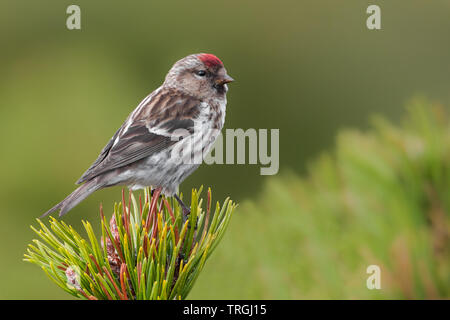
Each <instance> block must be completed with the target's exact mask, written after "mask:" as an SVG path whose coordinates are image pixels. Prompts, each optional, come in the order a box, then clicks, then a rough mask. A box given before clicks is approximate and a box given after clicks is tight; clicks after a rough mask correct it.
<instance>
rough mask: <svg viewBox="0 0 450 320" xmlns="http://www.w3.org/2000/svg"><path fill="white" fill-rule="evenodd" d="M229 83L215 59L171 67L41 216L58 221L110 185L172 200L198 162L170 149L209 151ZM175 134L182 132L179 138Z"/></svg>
mask: <svg viewBox="0 0 450 320" xmlns="http://www.w3.org/2000/svg"><path fill="white" fill-rule="evenodd" d="M231 81H233V79H232V78H231V77H229V76H228V75H227V72H226V70H225V68H224V66H223V64H222V62H221V61H220V60H219V59H218V58H217V57H215V56H214V55H211V54H194V55H190V56H187V57H185V58H183V59H181V60H179V61H178V62H176V63H175V64H174V66H173V67H172V68H171V70H170V71H169V73H168V74H167V76H166V79H165V81H164V83H163V85H162V86H161V87H159V88H158V89H156V90H155V91H153V92H152V93H151V94H150V95H148V96H147V97H146V98H145V99H144V100H143V101H142V102H141V103H140V104H139V105H138V106H137V108H136V109H135V110H134V111H133V112H132V113H131V114H130V115H129V116H128V118H127V120H126V121H125V122H124V123H123V125H122V126H121V127H120V128H119V129H118V130H117V132H116V133H115V134H114V136H113V137H112V138H111V140H110V141H109V142H108V144H107V145H106V146H105V147H104V148H103V150H102V151H101V153H100V155H99V156H98V158H97V160H96V161H95V162H94V163H93V164H92V165H91V166H90V167H89V169H88V170H87V171H86V172H85V173H84V174H83V175H82V176H81V178H80V179H79V180H78V181H77V184H81V183H83V184H82V185H81V186H80V187H79V188H78V189H76V190H75V191H74V192H72V193H71V194H70V195H69V196H68V197H66V198H65V199H64V200H63V201H61V202H60V203H58V204H57V205H56V206H54V207H53V208H51V209H50V210H49V211H47V212H46V213H45V214H44V215H47V214H49V213H51V212H54V211H57V210H60V216H62V215H63V214H65V213H67V212H68V211H69V210H71V209H72V208H73V207H74V206H76V205H77V204H78V203H80V202H81V201H83V200H84V199H85V198H86V197H88V196H89V195H90V194H92V193H93V192H95V191H96V190H99V189H102V188H106V187H111V186H115V185H127V186H129V187H130V188H132V189H138V188H143V187H147V186H152V187H154V188H161V190H162V192H163V193H164V194H166V195H175V196H176V192H177V190H178V186H179V184H180V183H181V182H182V181H183V180H184V179H185V178H186V177H187V176H188V175H189V174H191V173H192V172H193V171H194V170H195V169H196V168H197V167H198V166H199V163H185V162H180V159H175V158H174V157H173V150H174V149H175V148H187V145H188V143H189V141H190V142H193V144H194V145H193V147H192V148H193V149H192V152H193V153H195V154H199V153H202V154H204V153H205V152H207V151H209V149H210V148H211V146H212V144H213V142H214V140H215V139H216V137H217V135H218V131H219V130H221V129H222V127H223V123H224V120H225V108H226V93H227V91H228V88H227V83H229V82H231ZM180 131H183V132H185V133H186V134H185V135H183V139H179V138H180V137H179V132H180ZM188 138H189V139H188ZM177 198H178V197H177ZM178 199H179V198H178ZM180 202H181V200H180ZM183 206H184V204H183ZM184 208H185V209H186V210H187V208H186V207H185V206H184Z"/></svg>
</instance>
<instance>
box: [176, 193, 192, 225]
mask: <svg viewBox="0 0 450 320" xmlns="http://www.w3.org/2000/svg"><path fill="white" fill-rule="evenodd" d="M174 197H175V199H177V201H178V203H179V204H180V206H181V208H182V209H183V224H184V223H185V222H186V220H187V218H188V216H189V214H190V213H191V209H189V207H188V206H186V205H185V204H184V203H183V201H181V199H180V197H178V195H177V194H175V195H174ZM197 223H198V217H197V221H195V227H194V230H197ZM190 227H191V226H190V225H188V228H190Z"/></svg>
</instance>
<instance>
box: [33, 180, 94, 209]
mask: <svg viewBox="0 0 450 320" xmlns="http://www.w3.org/2000/svg"><path fill="white" fill-rule="evenodd" d="M96 180H97V179H93V180H90V181H87V182H86V183H85V184H83V185H81V186H80V187H78V188H77V189H76V190H75V191H74V192H72V193H71V194H69V195H68V196H67V197H66V198H65V199H64V200H63V201H61V202H60V203H58V204H57V205H56V206H54V207H53V208H51V209H50V210H48V211H47V212H46V213H44V214H43V215H42V216H41V218H43V217H45V216H47V215H49V214H50V213H52V212H54V211H57V210H59V216H60V217H62V216H63V215H65V214H66V213H67V212H69V211H70V210H71V209H73V208H74V207H75V206H76V205H77V204H79V203H80V202H81V201H83V200H84V199H86V198H87V197H88V196H89V195H91V194H92V193H93V192H95V191H97V190H98V189H100V188H101V187H102V185H100V184H98V182H97V181H96Z"/></svg>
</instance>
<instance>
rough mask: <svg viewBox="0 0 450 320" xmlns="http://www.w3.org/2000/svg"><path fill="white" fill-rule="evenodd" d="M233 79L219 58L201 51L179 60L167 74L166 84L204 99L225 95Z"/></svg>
mask: <svg viewBox="0 0 450 320" xmlns="http://www.w3.org/2000/svg"><path fill="white" fill-rule="evenodd" d="M232 81H234V80H233V78H231V77H230V76H229V75H228V74H227V71H226V70H225V67H224V66H223V63H222V61H220V59H219V58H217V57H216V56H215V55H213V54H209V53H199V54H192V55H190V56H187V57H185V58H183V59H181V60H179V61H177V62H176V63H175V64H174V65H173V67H172V69H170V71H169V73H168V74H167V76H166V80H165V81H164V85H165V86H167V87H172V88H175V89H178V90H181V91H183V92H186V93H187V94H190V95H193V96H195V97H198V98H200V99H204V98H208V97H221V96H225V94H226V93H227V91H228V87H227V83H230V82H232Z"/></svg>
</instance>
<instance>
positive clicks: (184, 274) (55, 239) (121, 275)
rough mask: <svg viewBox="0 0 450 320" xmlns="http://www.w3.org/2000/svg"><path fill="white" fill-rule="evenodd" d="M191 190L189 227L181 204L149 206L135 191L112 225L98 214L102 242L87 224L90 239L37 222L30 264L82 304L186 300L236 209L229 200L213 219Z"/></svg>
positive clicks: (53, 222)
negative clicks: (37, 238)
mask: <svg viewBox="0 0 450 320" xmlns="http://www.w3.org/2000/svg"><path fill="white" fill-rule="evenodd" d="M201 191H202V188H200V189H199V190H198V191H197V190H196V189H194V190H192V197H191V213H190V215H189V217H188V218H187V219H186V221H185V222H184V223H183V220H184V219H183V213H182V210H181V208H180V206H179V205H178V202H177V201H174V200H173V199H169V198H166V197H164V196H162V197H159V194H157V192H155V195H154V196H152V195H151V193H150V192H149V190H148V189H146V190H145V192H144V203H142V198H141V197H140V196H139V201H137V200H136V198H135V197H134V195H133V194H132V193H131V192H130V194H129V199H128V202H126V201H125V194H124V192H122V201H121V202H119V203H118V204H116V205H115V206H114V213H113V215H112V217H111V219H110V221H109V222H107V220H106V217H105V216H104V214H103V209H102V208H100V216H101V224H102V229H101V234H100V242H99V240H98V239H99V238H98V237H97V235H96V234H95V233H94V230H93V228H92V226H91V224H90V223H89V222H88V221H83V226H84V229H85V231H86V233H87V236H88V237H87V239H84V238H82V237H81V236H80V234H79V233H77V232H76V231H75V230H74V229H73V228H72V227H71V226H68V225H67V224H65V223H64V222H63V221H60V220H57V219H55V218H53V217H50V219H49V223H50V228H48V227H47V226H46V225H45V224H44V223H43V222H42V221H40V220H39V219H37V222H38V224H39V227H40V229H36V228H34V227H33V226H31V229H32V230H33V231H34V232H35V233H36V234H37V235H38V237H39V238H40V240H33V244H30V245H29V246H28V249H27V254H25V259H24V260H25V261H28V262H31V263H34V264H36V265H38V266H40V267H41V268H42V270H43V271H44V272H45V273H46V274H47V276H48V277H49V278H50V279H51V280H52V281H53V282H55V283H56V284H57V285H58V286H59V287H61V288H62V289H63V290H64V291H66V292H68V293H70V294H72V295H73V296H75V297H78V298H83V299H91V300H96V299H108V300H117V299H118V300H167V299H171V300H172V299H185V298H186V297H187V295H188V294H189V292H190V291H191V289H192V286H193V285H194V283H195V281H196V279H197V277H198V276H199V274H200V272H201V271H202V269H203V267H204V265H205V262H206V260H207V259H208V257H209V256H210V255H211V253H212V252H213V250H214V249H215V248H216V246H217V244H218V243H219V241H220V240H221V238H222V236H223V234H224V232H225V230H226V228H227V226H228V223H229V221H230V218H231V216H232V213H233V211H234V209H235V208H236V204H235V203H233V202H232V201H231V200H229V199H228V198H227V199H226V200H225V201H224V203H223V204H222V206H221V205H220V204H219V203H217V204H216V206H215V211H214V212H211V189H209V190H208V194H207V208H206V210H203V209H202V203H203V201H202V199H199V197H200V194H201Z"/></svg>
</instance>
